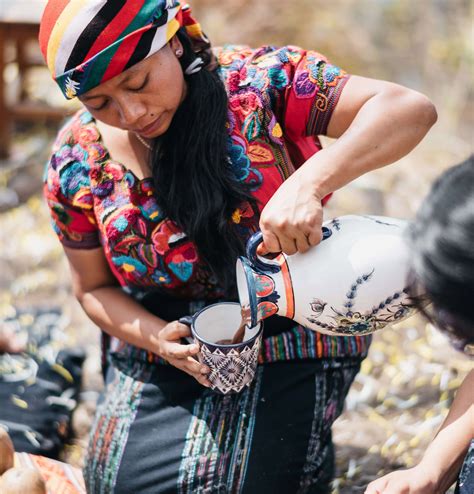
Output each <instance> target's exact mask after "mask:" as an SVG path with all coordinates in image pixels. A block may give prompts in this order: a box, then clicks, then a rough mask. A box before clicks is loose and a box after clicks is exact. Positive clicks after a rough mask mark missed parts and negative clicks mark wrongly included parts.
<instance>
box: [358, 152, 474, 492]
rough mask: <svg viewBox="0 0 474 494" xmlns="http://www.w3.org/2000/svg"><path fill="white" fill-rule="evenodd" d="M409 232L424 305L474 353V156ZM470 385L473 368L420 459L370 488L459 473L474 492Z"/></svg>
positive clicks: (440, 184) (446, 181)
mask: <svg viewBox="0 0 474 494" xmlns="http://www.w3.org/2000/svg"><path fill="white" fill-rule="evenodd" d="M411 240H412V251H413V261H412V262H413V274H414V280H415V281H416V283H415V284H414V288H415V289H414V292H418V293H420V292H424V293H426V296H425V297H424V298H425V300H423V301H422V300H418V301H419V303H420V309H421V310H422V312H424V313H425V315H426V317H427V318H428V319H429V320H430V321H431V322H432V323H433V324H435V325H436V326H437V327H439V328H440V329H442V330H444V331H447V332H448V334H449V335H450V336H451V337H452V338H453V342H454V343H455V345H456V347H458V348H459V349H460V350H464V351H465V352H466V353H467V354H468V355H470V356H473V355H474V352H473V349H474V307H473V305H472V294H473V293H474V251H473V249H472V246H473V244H474V156H471V157H470V158H469V159H467V160H466V161H465V162H464V163H461V164H460V165H458V166H455V167H453V168H451V169H449V170H448V171H446V172H445V173H443V174H442V175H441V177H439V179H438V180H437V181H436V183H435V184H434V186H433V188H432V190H431V192H430V194H429V195H428V197H427V198H426V199H425V200H424V202H423V204H422V206H421V208H420V211H419V212H418V214H417V217H416V220H415V221H414V223H413V227H412V229H411ZM418 286H419V287H420V288H417V287H418ZM426 297H427V298H428V299H429V300H431V301H432V306H431V307H430V308H429V311H428V308H427V307H426ZM473 389H474V370H471V372H470V373H469V374H468V375H467V377H466V379H465V380H464V382H463V383H462V385H461V387H460V388H459V390H458V392H457V394H456V398H455V399H454V401H453V404H452V406H451V409H450V411H449V413H448V416H447V417H446V419H445V421H444V423H443V425H442V426H441V429H440V430H439V432H438V434H437V435H436V437H435V438H434V440H433V442H432V443H431V444H430V445H429V446H428V449H427V450H426V452H425V454H424V455H423V458H422V460H421V461H420V463H419V464H418V465H416V466H415V467H414V468H410V469H408V470H400V471H398V472H392V473H390V474H388V475H385V476H384V477H382V478H380V479H377V480H375V481H374V482H371V483H370V484H369V486H368V487H367V490H366V491H365V494H443V493H445V492H446V491H447V490H448V489H449V487H450V486H451V485H452V484H453V483H454V482H455V480H456V478H457V477H458V476H459V478H458V484H457V487H456V493H458V494H471V493H472V492H474V397H473ZM466 452H467V453H468V454H467V455H466ZM464 457H465V459H464V464H463V458H464ZM461 465H462V468H461ZM460 470H461V473H459V472H460Z"/></svg>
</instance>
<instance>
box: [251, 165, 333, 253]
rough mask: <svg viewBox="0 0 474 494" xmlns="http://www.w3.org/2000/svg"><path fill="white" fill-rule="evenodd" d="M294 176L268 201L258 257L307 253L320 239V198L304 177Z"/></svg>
mask: <svg viewBox="0 0 474 494" xmlns="http://www.w3.org/2000/svg"><path fill="white" fill-rule="evenodd" d="M301 171H302V170H298V171H297V172H295V173H294V174H293V175H292V176H291V177H290V178H288V179H287V180H286V181H285V182H283V184H282V185H281V186H280V187H279V189H278V190H277V191H276V192H275V194H274V195H273V197H272V198H271V199H270V200H269V201H268V203H267V204H266V206H265V207H264V209H263V211H262V214H261V216H260V230H261V231H262V234H263V243H262V244H261V246H260V248H259V254H261V255H264V254H267V253H269V252H284V253H285V254H288V255H291V254H295V253H296V252H306V251H307V250H308V249H309V248H310V247H312V246H313V245H317V244H319V242H320V241H321V239H322V231H321V224H322V222H323V207H322V204H321V199H322V198H321V197H319V196H318V194H317V192H316V190H315V188H314V187H313V186H312V185H311V182H309V180H307V179H305V175H304V174H303V173H300V172H301Z"/></svg>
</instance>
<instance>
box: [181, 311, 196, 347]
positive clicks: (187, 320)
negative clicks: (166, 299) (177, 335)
mask: <svg viewBox="0 0 474 494" xmlns="http://www.w3.org/2000/svg"><path fill="white" fill-rule="evenodd" d="M178 322H179V323H181V324H186V326H189V327H191V326H192V325H193V318H192V316H183V317H180V318H179V319H178ZM181 339H182V340H185V341H186V343H189V344H191V343H194V339H193V337H192V336H185V337H184V338H181Z"/></svg>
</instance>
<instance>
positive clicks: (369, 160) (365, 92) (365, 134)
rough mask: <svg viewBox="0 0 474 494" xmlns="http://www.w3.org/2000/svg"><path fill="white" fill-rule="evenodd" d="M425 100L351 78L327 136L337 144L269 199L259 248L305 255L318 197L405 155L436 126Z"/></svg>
mask: <svg viewBox="0 0 474 494" xmlns="http://www.w3.org/2000/svg"><path fill="white" fill-rule="evenodd" d="M436 119H437V114H436V110H435V108H434V106H433V104H432V103H431V102H430V100H429V99H428V98H426V97H425V96H423V95H422V94H420V93H418V92H416V91H413V90H411V89H407V88H404V87H402V86H399V85H397V84H393V83H390V82H385V81H378V80H374V79H367V78H364V77H359V76H352V77H351V78H350V79H349V80H348V82H347V83H346V85H345V87H344V90H343V91H342V93H341V96H340V99H339V102H338V103H337V105H336V108H335V109H334V112H333V114H332V116H331V120H330V122H329V126H328V131H327V134H328V136H329V137H335V138H337V140H336V142H335V143H334V144H332V145H331V146H329V147H328V148H325V149H323V150H321V151H319V152H318V153H316V154H315V155H314V156H312V157H311V158H310V159H308V160H307V161H306V163H304V164H303V165H302V166H301V167H300V168H299V169H298V170H297V171H296V172H295V173H294V174H293V175H291V177H290V178H288V179H287V180H286V181H285V182H284V183H283V184H282V185H281V187H280V188H279V189H278V190H277V192H276V193H275V194H274V196H273V197H272V198H271V199H270V201H269V202H268V204H267V205H266V207H265V208H264V210H263V211H262V215H261V219H260V227H261V229H262V232H263V237H264V250H267V251H270V252H278V251H280V250H283V251H284V252H286V253H287V254H294V253H295V252H296V251H300V252H305V251H306V250H308V249H309V247H310V246H311V245H316V244H317V243H319V241H320V240H321V223H322V208H321V199H322V198H323V197H324V196H325V195H327V194H328V193H330V192H333V191H335V190H337V189H339V188H341V187H343V186H344V185H346V184H347V183H349V182H350V181H352V180H354V179H355V178H357V177H359V176H361V175H363V174H364V173H367V172H369V171H371V170H374V169H376V168H380V167H382V166H385V165H387V164H389V163H392V162H394V161H396V160H398V159H400V158H401V157H402V156H404V155H406V154H407V153H408V152H410V151H411V150H412V149H413V148H414V147H415V146H416V145H417V144H418V143H419V142H420V141H421V140H422V139H423V137H424V136H425V135H426V133H427V132H428V130H429V129H430V128H431V126H432V125H433V124H434V123H435V122H436Z"/></svg>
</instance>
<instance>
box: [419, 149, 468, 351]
mask: <svg viewBox="0 0 474 494" xmlns="http://www.w3.org/2000/svg"><path fill="white" fill-rule="evenodd" d="M409 234H410V241H411V245H412V252H413V254H412V255H413V257H412V272H411V279H412V283H411V295H412V298H413V300H414V302H415V304H416V305H418V307H419V308H420V310H421V311H422V313H423V314H424V315H425V316H426V317H427V318H428V319H429V320H430V321H431V322H433V323H434V324H435V325H436V326H438V327H439V328H440V329H444V330H447V331H449V332H450V333H452V334H453V336H454V337H455V339H457V340H458V342H459V344H460V345H462V346H464V345H466V344H473V343H474V303H473V294H474V155H472V156H470V157H469V158H468V159H467V160H466V161H465V162H463V163H461V164H459V165H457V166H454V167H452V168H450V169H449V170H447V171H446V172H444V173H443V174H442V175H441V176H440V177H439V178H438V179H437V180H436V182H435V183H434V185H433V187H432V189H431V191H430V193H429V194H428V196H427V197H426V198H425V200H424V201H423V203H422V205H421V207H420V209H419V211H418V213H417V215H416V218H415V221H414V222H413V224H412V225H411V227H410V230H409ZM422 292H424V295H422V296H420V295H419V294H420V293H422ZM427 302H432V308H431V309H430V308H428V306H427Z"/></svg>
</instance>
